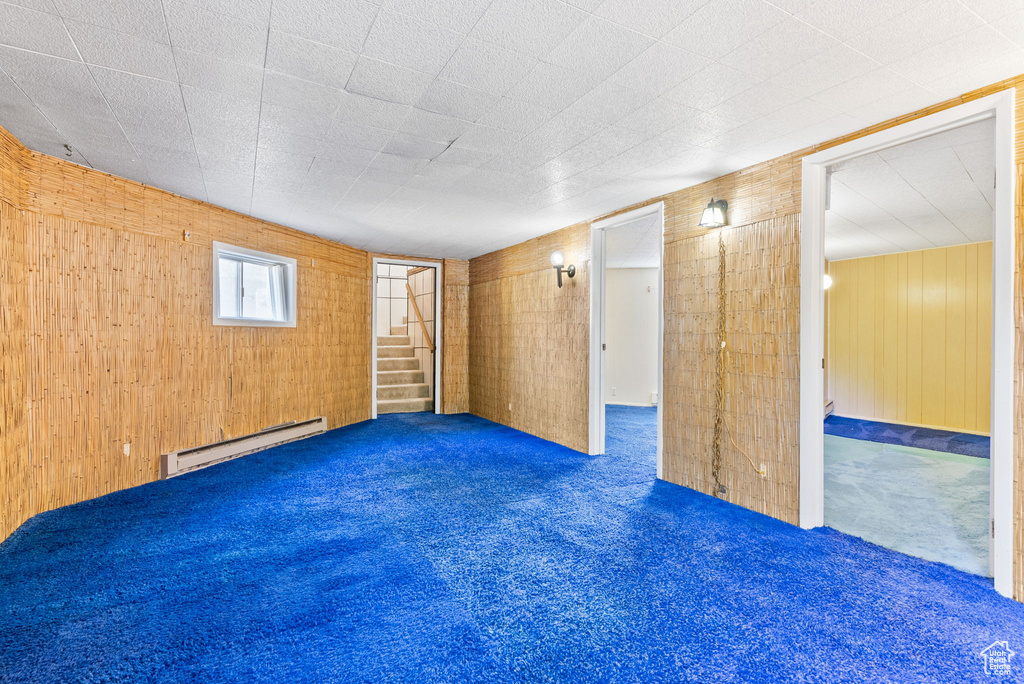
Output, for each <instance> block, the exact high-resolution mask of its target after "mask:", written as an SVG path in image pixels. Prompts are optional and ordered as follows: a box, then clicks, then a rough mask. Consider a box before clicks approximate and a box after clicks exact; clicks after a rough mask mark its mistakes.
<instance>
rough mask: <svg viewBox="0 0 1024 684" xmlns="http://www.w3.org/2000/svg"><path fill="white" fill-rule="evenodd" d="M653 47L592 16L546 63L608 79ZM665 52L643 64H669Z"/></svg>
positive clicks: (640, 37)
mask: <svg viewBox="0 0 1024 684" xmlns="http://www.w3.org/2000/svg"><path fill="white" fill-rule="evenodd" d="M653 44H654V39H653V38H651V37H650V36H645V35H643V34H641V33H637V32H636V31H631V30H629V29H627V28H623V27H622V26H619V25H618V24H613V23H612V22H610V21H605V20H604V19H600V18H598V17H594V16H591V17H589V18H588V19H586V20H585V21H583V22H582V23H581V24H580V25H579V26H577V27H576V28H575V29H574V30H573V32H572V33H570V34H569V35H568V36H567V37H566V39H565V40H563V41H562V42H561V43H559V44H558V45H557V46H555V48H554V49H553V50H552V51H551V52H550V53H548V55H547V56H546V57H545V58H544V61H545V62H548V63H550V64H557V65H558V66H561V67H565V68H566V69H571V70H573V71H580V72H585V73H587V75H589V76H592V77H596V78H597V79H601V80H603V79H605V78H607V77H609V76H611V75H612V74H614V73H615V72H616V71H618V70H619V69H621V68H622V67H624V66H625V65H626V64H628V63H629V62H630V61H632V60H634V59H635V58H637V57H638V56H639V55H640V54H641V53H643V52H644V51H645V50H647V49H648V48H650V47H651V46H652V45H653ZM665 52H666V50H662V51H660V52H659V53H658V54H655V55H653V56H652V57H649V58H648V59H646V60H644V64H648V65H649V64H650V63H652V62H657V61H658V60H659V59H661V60H667V59H669V58H670V56H669V55H667V54H664V53H665Z"/></svg>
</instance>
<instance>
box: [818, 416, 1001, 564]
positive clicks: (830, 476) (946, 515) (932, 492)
mask: <svg viewBox="0 0 1024 684" xmlns="http://www.w3.org/2000/svg"><path fill="white" fill-rule="evenodd" d="M825 524H826V525H827V526H829V527H831V528H834V529H836V530H839V531H840V532H845V533H846V534H852V535H854V536H856V537H861V538H862V539H865V540H867V541H869V542H872V543H875V544H878V545H880V546H884V547H886V548H889V549H892V550H894V551H899V552H900V553H905V554H908V555H911V556H917V557H919V558H925V559H928V560H932V561H938V562H940V563H947V564H948V565H952V566H953V567H955V568H959V569H960V570H965V571H967V572H971V573H974V574H977V575H984V576H986V577H988V576H990V575H991V573H990V572H989V534H988V530H989V461H988V459H983V458H975V457H973V456H961V455H959V454H948V453H943V452H940V451H930V450H928V449H917V448H914V447H906V446H897V445H893V444H881V443H879V442H867V441H863V440H859V439H847V438H845V437H835V436H833V435H825Z"/></svg>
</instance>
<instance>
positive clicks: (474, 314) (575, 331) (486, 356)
mask: <svg viewBox="0 0 1024 684" xmlns="http://www.w3.org/2000/svg"><path fill="white" fill-rule="evenodd" d="M556 250H561V251H562V252H563V253H564V254H565V258H566V263H572V264H575V265H576V269H577V271H576V277H575V278H565V279H564V286H563V287H562V288H561V289H559V288H558V286H557V284H556V281H555V274H554V272H553V270H552V268H551V261H550V259H551V253H552V252H554V251H556ZM589 258H590V226H589V225H587V224H581V225H578V226H571V227H569V228H566V229H564V230H560V231H557V232H555V233H550V234H548V235H545V236H543V237H540V238H536V239H534V240H530V241H528V242H525V243H523V244H521V245H517V246H516V247H511V248H509V249H505V250H501V251H499V252H493V253H491V254H488V255H485V256H482V257H478V258H476V259H473V260H471V261H470V263H469V283H470V285H469V410H470V412H472V413H475V414H476V415H478V416H483V417H484V418H487V419H489V420H493V421H495V422H498V423H502V424H504V425H509V426H511V427H514V428H516V429H519V430H523V431H525V432H530V433H532V434H535V435H538V436H540V437H543V438H544V439H548V440H551V441H553V442H557V443H559V444H563V445H565V446H567V447H570V448H572V449H576V450H579V451H586V450H587V440H588V415H589V410H588V405H587V402H588V396H587V392H586V387H587V382H586V378H587V377H588V373H589V370H588V369H589V360H588V359H589V357H590V351H589V345H590V328H589V323H588V321H589V315H590V282H589V264H588V261H589ZM581 386H582V388H583V390H582V391H581V390H580V387H581Z"/></svg>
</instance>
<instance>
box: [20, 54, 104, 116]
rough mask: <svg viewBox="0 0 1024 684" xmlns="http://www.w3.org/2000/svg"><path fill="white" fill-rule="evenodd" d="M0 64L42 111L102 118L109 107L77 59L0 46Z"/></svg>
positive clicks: (87, 71) (45, 113)
mask: <svg viewBox="0 0 1024 684" xmlns="http://www.w3.org/2000/svg"><path fill="white" fill-rule="evenodd" d="M0 68H2V70H3V73H5V74H7V76H8V77H10V78H11V79H13V82H14V83H16V84H17V87H18V88H17V90H16V91H17V92H22V91H23V92H24V94H25V96H27V97H28V98H30V99H31V101H32V103H33V104H34V105H35V106H36V107H38V108H39V109H40V110H41V111H42V113H43V114H44V115H47V116H49V115H50V113H53V114H60V113H63V112H75V113H77V114H81V115H85V116H94V117H96V118H104V117H108V116H110V109H109V108H108V107H107V103H106V101H104V99H103V95H102V93H101V92H100V91H99V90H98V89H97V87H96V84H95V82H94V81H93V79H92V77H91V76H90V74H89V68H88V67H87V66H86V65H85V64H83V63H81V62H71V61H68V60H65V59H58V58H56V57H48V56H45V55H38V54H34V53H31V52H25V51H24V50H16V49H14V48H7V47H0Z"/></svg>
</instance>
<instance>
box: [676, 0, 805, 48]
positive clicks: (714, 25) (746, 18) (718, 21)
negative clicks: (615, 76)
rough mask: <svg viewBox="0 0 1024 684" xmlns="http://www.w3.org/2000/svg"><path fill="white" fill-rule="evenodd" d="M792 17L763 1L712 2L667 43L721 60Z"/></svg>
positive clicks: (679, 27)
mask: <svg viewBox="0 0 1024 684" xmlns="http://www.w3.org/2000/svg"><path fill="white" fill-rule="evenodd" d="M788 17H789V15H788V14H786V13H785V12H783V11H782V10H780V9H778V8H776V7H774V6H772V5H770V4H768V3H767V2H764V1H763V0H711V1H710V2H708V3H706V4H704V5H703V6H701V7H700V8H699V9H698V10H697V11H695V12H694V13H693V14H692V15H690V16H689V17H688V18H687V19H685V20H684V21H682V22H681V23H680V24H679V25H678V26H677V27H676V28H675V29H673V30H672V31H670V32H669V33H668V34H666V35H665V37H664V40H665V42H667V43H671V44H673V45H676V46H678V47H681V48H685V49H687V50H690V51H691V52H696V53H697V54H698V55H701V56H703V57H706V58H708V59H711V60H718V59H720V58H722V57H724V56H725V55H726V54H728V53H729V52H731V51H733V50H735V49H736V48H738V47H740V46H741V45H743V44H744V43H746V42H747V41H749V40H751V39H753V38H755V37H756V36H759V35H761V34H762V33H764V32H765V31H767V30H768V29H770V28H772V27H773V26H776V25H777V24H780V23H782V22H783V21H784V20H786V19H787V18H788Z"/></svg>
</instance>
